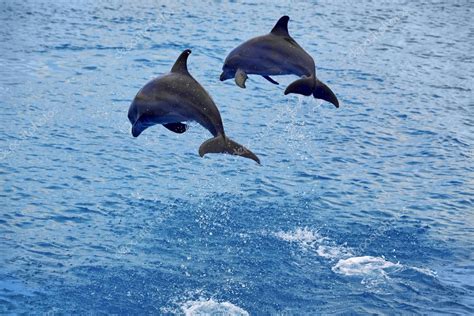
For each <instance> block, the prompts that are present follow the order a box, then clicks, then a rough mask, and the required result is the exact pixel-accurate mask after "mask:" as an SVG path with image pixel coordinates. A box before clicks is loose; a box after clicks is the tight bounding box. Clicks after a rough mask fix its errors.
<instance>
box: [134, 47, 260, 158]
mask: <svg viewBox="0 0 474 316" xmlns="http://www.w3.org/2000/svg"><path fill="white" fill-rule="evenodd" d="M190 54H191V50H189V49H187V50H185V51H183V52H182V53H181V55H180V56H179V57H178V59H177V60H176V62H175V64H174V66H173V68H171V71H170V72H169V73H167V74H165V75H162V76H160V77H158V78H155V79H153V80H151V81H150V82H148V83H147V84H146V85H145V86H144V87H143V88H141V89H140V91H138V93H137V95H136V96H135V99H134V100H133V102H132V104H131V105H130V108H129V110H128V119H129V120H130V123H132V135H133V136H134V137H138V136H139V135H140V134H141V133H142V132H143V131H144V130H145V129H147V128H148V127H150V126H153V125H156V124H162V125H163V126H164V127H166V128H167V129H169V130H170V131H173V132H175V133H180V134H181V133H184V132H185V131H186V130H187V125H186V124H184V123H183V122H186V121H196V122H197V123H199V124H200V125H202V126H203V127H204V128H206V129H207V130H208V131H209V132H211V134H212V135H213V136H214V138H211V139H209V140H207V141H205V142H204V143H203V144H202V145H201V146H200V147H199V155H200V156H201V157H203V156H204V155H205V154H207V153H226V154H231V155H238V156H242V157H245V158H249V159H252V160H254V161H256V162H257V163H259V164H260V160H259V159H258V157H257V156H256V155H255V154H254V153H252V152H251V151H250V150H248V149H247V148H245V147H244V146H242V145H240V144H238V143H236V142H235V141H233V140H231V139H230V138H229V137H227V136H226V135H225V132H224V126H223V124H222V118H221V115H220V113H219V110H218V109H217V106H216V105H215V103H214V101H213V100H212V99H211V96H210V95H209V94H208V93H207V91H206V90H204V88H203V87H202V86H201V85H200V84H199V82H197V81H196V80H195V79H194V78H193V77H192V76H191V74H190V73H189V71H188V67H187V60H188V56H189V55H190Z"/></svg>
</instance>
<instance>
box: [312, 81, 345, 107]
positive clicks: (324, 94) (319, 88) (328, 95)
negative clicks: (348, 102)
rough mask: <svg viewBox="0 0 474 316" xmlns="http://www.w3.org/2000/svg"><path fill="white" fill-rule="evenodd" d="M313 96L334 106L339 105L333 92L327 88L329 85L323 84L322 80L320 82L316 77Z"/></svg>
mask: <svg viewBox="0 0 474 316" xmlns="http://www.w3.org/2000/svg"><path fill="white" fill-rule="evenodd" d="M313 96H314V97H315V98H316V99H322V100H324V101H328V102H329V103H332V104H334V106H335V107H336V108H338V107H339V101H338V100H337V97H336V95H335V94H334V92H332V91H331V89H329V87H328V86H326V84H324V82H321V81H319V80H318V79H316V87H315V88H314V91H313Z"/></svg>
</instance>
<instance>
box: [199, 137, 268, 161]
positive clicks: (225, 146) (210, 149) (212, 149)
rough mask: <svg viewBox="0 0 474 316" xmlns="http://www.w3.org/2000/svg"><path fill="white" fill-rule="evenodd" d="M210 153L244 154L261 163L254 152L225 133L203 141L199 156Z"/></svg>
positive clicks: (243, 155)
mask: <svg viewBox="0 0 474 316" xmlns="http://www.w3.org/2000/svg"><path fill="white" fill-rule="evenodd" d="M208 153H223V154H230V155H236V156H242V157H245V158H249V159H252V160H253V161H255V162H257V163H258V164H260V159H258V157H257V156H256V155H255V154H254V153H253V152H251V151H250V150H249V149H247V148H245V147H244V146H242V145H240V144H238V143H236V142H234V141H233V140H232V139H230V138H229V137H225V136H224V135H217V136H216V137H214V138H211V139H208V140H206V141H205V142H204V143H202V145H201V147H199V156H201V157H203V156H204V155H205V154H208Z"/></svg>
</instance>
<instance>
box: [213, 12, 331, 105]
mask: <svg viewBox="0 0 474 316" xmlns="http://www.w3.org/2000/svg"><path fill="white" fill-rule="evenodd" d="M289 20H290V18H289V17H288V16H282V17H281V18H280V19H279V20H278V22H277V23H276V24H275V26H274V27H273V29H272V31H271V32H270V33H269V34H267V35H263V36H259V37H255V38H252V39H250V40H248V41H247V42H245V43H243V44H241V45H240V46H238V47H237V48H235V49H234V50H232V51H231V52H230V54H229V55H228V56H227V58H226V59H225V62H224V66H223V67H222V74H221V77H220V80H221V81H224V80H227V79H231V78H235V82H236V84H237V85H238V86H239V87H241V88H245V81H246V80H247V75H260V76H262V77H264V78H265V79H267V80H268V81H270V82H271V83H273V84H278V82H276V81H275V80H273V79H272V78H271V77H270V76H279V75H290V74H293V75H297V76H299V77H302V78H301V79H298V80H296V81H294V82H293V83H291V84H290V85H289V86H288V87H287V88H286V90H285V95H286V94H289V93H297V94H302V95H305V96H309V95H311V94H312V95H313V96H314V97H315V98H316V99H322V100H325V101H328V102H330V103H332V104H334V105H335V106H336V107H339V101H338V100H337V97H336V95H335V94H334V93H333V92H332V91H331V89H329V87H328V86H327V85H326V84H324V83H323V82H321V81H319V80H318V78H317V77H316V66H315V64H314V60H313V58H312V57H311V56H310V55H309V54H308V53H307V52H306V51H305V50H304V49H303V48H302V47H301V46H300V45H298V43H296V41H295V40H294V39H293V38H292V37H291V36H290V34H289V33H288V21H289Z"/></svg>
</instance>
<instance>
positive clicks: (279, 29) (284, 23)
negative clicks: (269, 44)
mask: <svg viewBox="0 0 474 316" xmlns="http://www.w3.org/2000/svg"><path fill="white" fill-rule="evenodd" d="M289 20H290V17H289V16H287V15H284V16H282V17H281V18H280V19H279V20H278V22H277V23H276V24H275V26H274V27H273V29H272V31H271V33H272V34H274V35H280V36H290V34H289V33H288V21H289Z"/></svg>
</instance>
